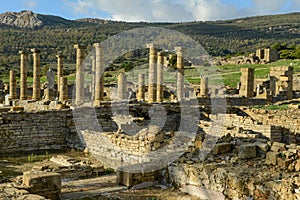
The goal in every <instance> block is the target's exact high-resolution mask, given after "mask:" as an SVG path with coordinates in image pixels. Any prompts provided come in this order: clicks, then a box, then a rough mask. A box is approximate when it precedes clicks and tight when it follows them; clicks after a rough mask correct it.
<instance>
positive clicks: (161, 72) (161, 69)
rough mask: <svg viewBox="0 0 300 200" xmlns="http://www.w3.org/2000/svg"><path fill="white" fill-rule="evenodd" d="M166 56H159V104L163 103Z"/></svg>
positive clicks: (160, 54) (161, 54)
mask: <svg viewBox="0 0 300 200" xmlns="http://www.w3.org/2000/svg"><path fill="white" fill-rule="evenodd" d="M163 77H164V55H163V53H161V52H158V54H157V102H163V82H164V80H163Z"/></svg>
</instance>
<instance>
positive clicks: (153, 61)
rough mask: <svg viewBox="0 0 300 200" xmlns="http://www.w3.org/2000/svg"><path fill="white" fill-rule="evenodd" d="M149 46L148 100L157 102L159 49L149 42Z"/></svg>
mask: <svg viewBox="0 0 300 200" xmlns="http://www.w3.org/2000/svg"><path fill="white" fill-rule="evenodd" d="M147 47H148V48H149V49H150V56H149V83H148V102H149V103H153V102H156V93H157V87H156V82H157V76H156V73H157V67H156V65H157V49H156V48H155V45H154V44H147Z"/></svg>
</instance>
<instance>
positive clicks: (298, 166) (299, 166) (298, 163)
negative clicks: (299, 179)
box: [295, 159, 300, 172]
mask: <svg viewBox="0 0 300 200" xmlns="http://www.w3.org/2000/svg"><path fill="white" fill-rule="evenodd" d="M295 171H296V172H299V171H300V159H298V160H297V161H296V163H295Z"/></svg>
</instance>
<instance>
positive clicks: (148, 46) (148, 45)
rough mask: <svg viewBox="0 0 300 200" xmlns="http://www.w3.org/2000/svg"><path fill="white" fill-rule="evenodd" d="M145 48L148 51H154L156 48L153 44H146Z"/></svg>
mask: <svg viewBox="0 0 300 200" xmlns="http://www.w3.org/2000/svg"><path fill="white" fill-rule="evenodd" d="M146 46H147V48H148V49H152V48H154V49H156V48H157V45H156V44H153V43H149V44H146Z"/></svg>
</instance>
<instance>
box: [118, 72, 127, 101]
mask: <svg viewBox="0 0 300 200" xmlns="http://www.w3.org/2000/svg"><path fill="white" fill-rule="evenodd" d="M127 97H128V94H127V78H126V75H125V74H119V75H118V100H127Z"/></svg>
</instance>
